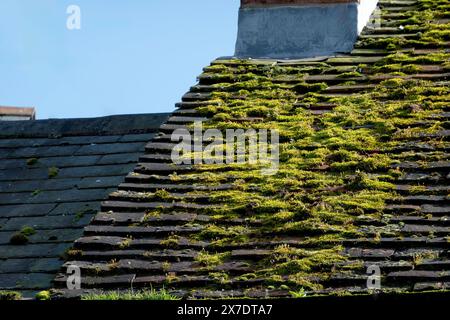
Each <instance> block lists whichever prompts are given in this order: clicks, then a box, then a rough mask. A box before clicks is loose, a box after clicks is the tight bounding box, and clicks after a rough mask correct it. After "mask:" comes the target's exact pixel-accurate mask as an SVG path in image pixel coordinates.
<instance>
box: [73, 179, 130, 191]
mask: <svg viewBox="0 0 450 320" xmlns="http://www.w3.org/2000/svg"><path fill="white" fill-rule="evenodd" d="M124 179H125V178H124V176H117V177H96V178H84V179H82V180H81V182H80V183H79V184H78V188H79V189H91V188H117V187H118V186H119V184H121V183H122V182H123V181H124Z"/></svg>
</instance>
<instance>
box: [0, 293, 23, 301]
mask: <svg viewBox="0 0 450 320" xmlns="http://www.w3.org/2000/svg"><path fill="white" fill-rule="evenodd" d="M21 299H22V294H21V293H20V292H16V291H0V301H14V300H21Z"/></svg>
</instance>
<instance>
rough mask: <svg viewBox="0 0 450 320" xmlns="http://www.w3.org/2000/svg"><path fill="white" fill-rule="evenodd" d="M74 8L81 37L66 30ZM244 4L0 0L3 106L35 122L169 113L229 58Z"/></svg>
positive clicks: (229, 0) (216, 0) (233, 0)
mask: <svg viewBox="0 0 450 320" xmlns="http://www.w3.org/2000/svg"><path fill="white" fill-rule="evenodd" d="M69 5H78V6H79V7H80V9H81V30H68V29H67V28H66V21H67V18H68V14H67V13H66V9H67V7H68V6H69ZM238 8H239V0H127V1H125V0H67V1H66V0H1V1H0V105H8V106H35V107H36V108H37V113H38V118H39V119H44V118H73V117H95V116H104V115H112V114H126V113H155V112H169V111H172V110H173V109H174V103H176V102H178V101H179V100H180V99H181V96H182V95H183V94H184V93H185V92H186V91H188V89H189V87H190V86H191V85H193V84H195V82H196V76H198V75H199V74H200V73H201V70H202V68H203V67H205V66H207V65H208V64H209V63H210V62H211V61H212V60H213V59H215V58H217V57H219V56H227V55H232V54H233V52H234V45H235V40H236V33H237V17H238Z"/></svg>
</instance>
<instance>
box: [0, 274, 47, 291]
mask: <svg viewBox="0 0 450 320" xmlns="http://www.w3.org/2000/svg"><path fill="white" fill-rule="evenodd" d="M53 278H54V275H53V274H47V273H27V274H25V273H17V274H0V289H3V290H15V289H28V290H32V289H36V290H40V289H48V288H50V287H51V283H52V280H53Z"/></svg>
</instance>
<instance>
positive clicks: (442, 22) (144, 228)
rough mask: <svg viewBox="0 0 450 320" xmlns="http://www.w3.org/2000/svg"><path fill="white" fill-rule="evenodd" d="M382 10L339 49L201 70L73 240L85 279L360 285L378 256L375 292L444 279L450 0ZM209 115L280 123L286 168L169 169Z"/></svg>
mask: <svg viewBox="0 0 450 320" xmlns="http://www.w3.org/2000/svg"><path fill="white" fill-rule="evenodd" d="M379 6H380V7H381V13H380V14H378V13H377V14H376V16H374V18H376V19H378V20H379V21H380V23H381V26H379V27H374V28H366V29H365V31H364V32H363V34H362V35H361V37H360V39H359V40H358V43H357V44H356V48H355V50H354V51H353V52H352V53H351V54H350V55H348V56H342V57H334V58H329V59H310V60H301V61H268V60H263V61H255V60H217V61H214V62H213V63H212V65H211V66H209V67H207V68H205V72H204V73H203V74H202V75H201V76H200V77H199V84H198V85H196V86H194V87H192V89H191V91H190V92H189V93H187V94H186V95H185V96H184V97H183V102H181V103H179V104H178V110H177V112H176V113H175V114H174V115H173V117H171V118H170V119H169V121H168V123H167V124H165V125H163V126H162V127H161V134H160V135H159V136H158V137H157V138H155V139H154V140H153V141H152V142H151V143H149V144H148V145H147V146H146V151H147V153H146V155H145V156H143V157H141V158H140V162H139V165H138V166H137V167H136V169H135V170H134V172H133V173H131V174H129V175H128V176H127V178H126V181H125V183H123V184H121V185H120V186H119V191H117V192H114V193H112V194H111V195H110V197H109V200H108V201H106V202H104V203H103V205H102V211H101V212H100V213H99V214H98V215H97V216H96V218H95V219H94V221H93V222H92V223H91V225H90V226H89V227H87V228H86V230H85V234H84V237H82V238H80V239H78V240H77V241H76V243H75V248H76V250H75V251H73V256H72V257H70V260H69V262H68V263H67V264H66V265H69V264H76V265H79V266H81V267H82V274H83V275H84V276H83V278H82V285H83V288H84V289H86V290H87V289H108V288H109V289H121V288H123V289H126V288H129V287H130V286H133V287H134V288H138V287H149V286H153V287H163V286H164V287H165V288H170V289H173V290H178V291H179V292H180V294H185V295H186V296H190V297H223V296H235V297H239V296H249V297H267V296H270V297H281V296H282V297H284V296H292V295H293V292H294V293H295V292H299V294H300V293H301V292H302V290H305V291H306V292H307V293H309V294H313V293H333V292H334V293H342V292H366V291H367V287H366V282H367V274H366V271H367V267H368V266H370V265H374V264H375V265H378V266H380V267H381V272H382V277H383V278H382V281H381V285H382V289H384V290H400V291H413V290H424V289H430V288H431V289H441V288H448V286H449V278H450V268H449V267H448V266H449V260H448V257H449V247H450V242H449V237H448V236H449V233H450V227H449V222H448V221H449V220H448V219H447V216H448V214H449V206H448V203H449V199H448V190H449V184H448V183H449V176H448V175H449V161H448V157H449V153H448V152H449V142H448V135H449V131H448V129H449V128H448V116H449V107H448V103H449V83H448V77H449V57H450V54H449V48H450V42H449V40H450V39H449V27H450V25H449V18H450V6H449V3H448V1H428V0H427V1H425V0H419V1H406V0H401V1H391V2H384V1H382V2H380V4H379ZM203 117H207V118H208V119H210V120H209V122H208V124H209V125H210V126H211V127H218V128H245V129H247V128H249V127H253V128H268V129H278V130H279V132H280V139H281V143H282V145H281V154H280V160H281V163H280V170H279V172H278V173H277V174H276V175H274V176H272V177H267V176H262V175H261V174H260V170H259V167H258V166H249V165H245V166H236V165H223V166H219V165H215V166H211V165H210V166H206V165H196V166H174V165H172V164H171V160H170V152H171V150H172V148H173V146H174V144H173V143H172V142H171V141H170V133H171V132H172V131H173V130H174V129H177V128H188V129H190V130H192V126H190V124H191V123H192V122H193V121H194V120H195V119H198V118H203ZM63 271H64V270H63ZM56 284H57V286H59V287H62V288H63V287H64V285H65V276H64V273H61V275H60V276H59V277H58V278H57V280H56ZM294 296H295V294H294Z"/></svg>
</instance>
